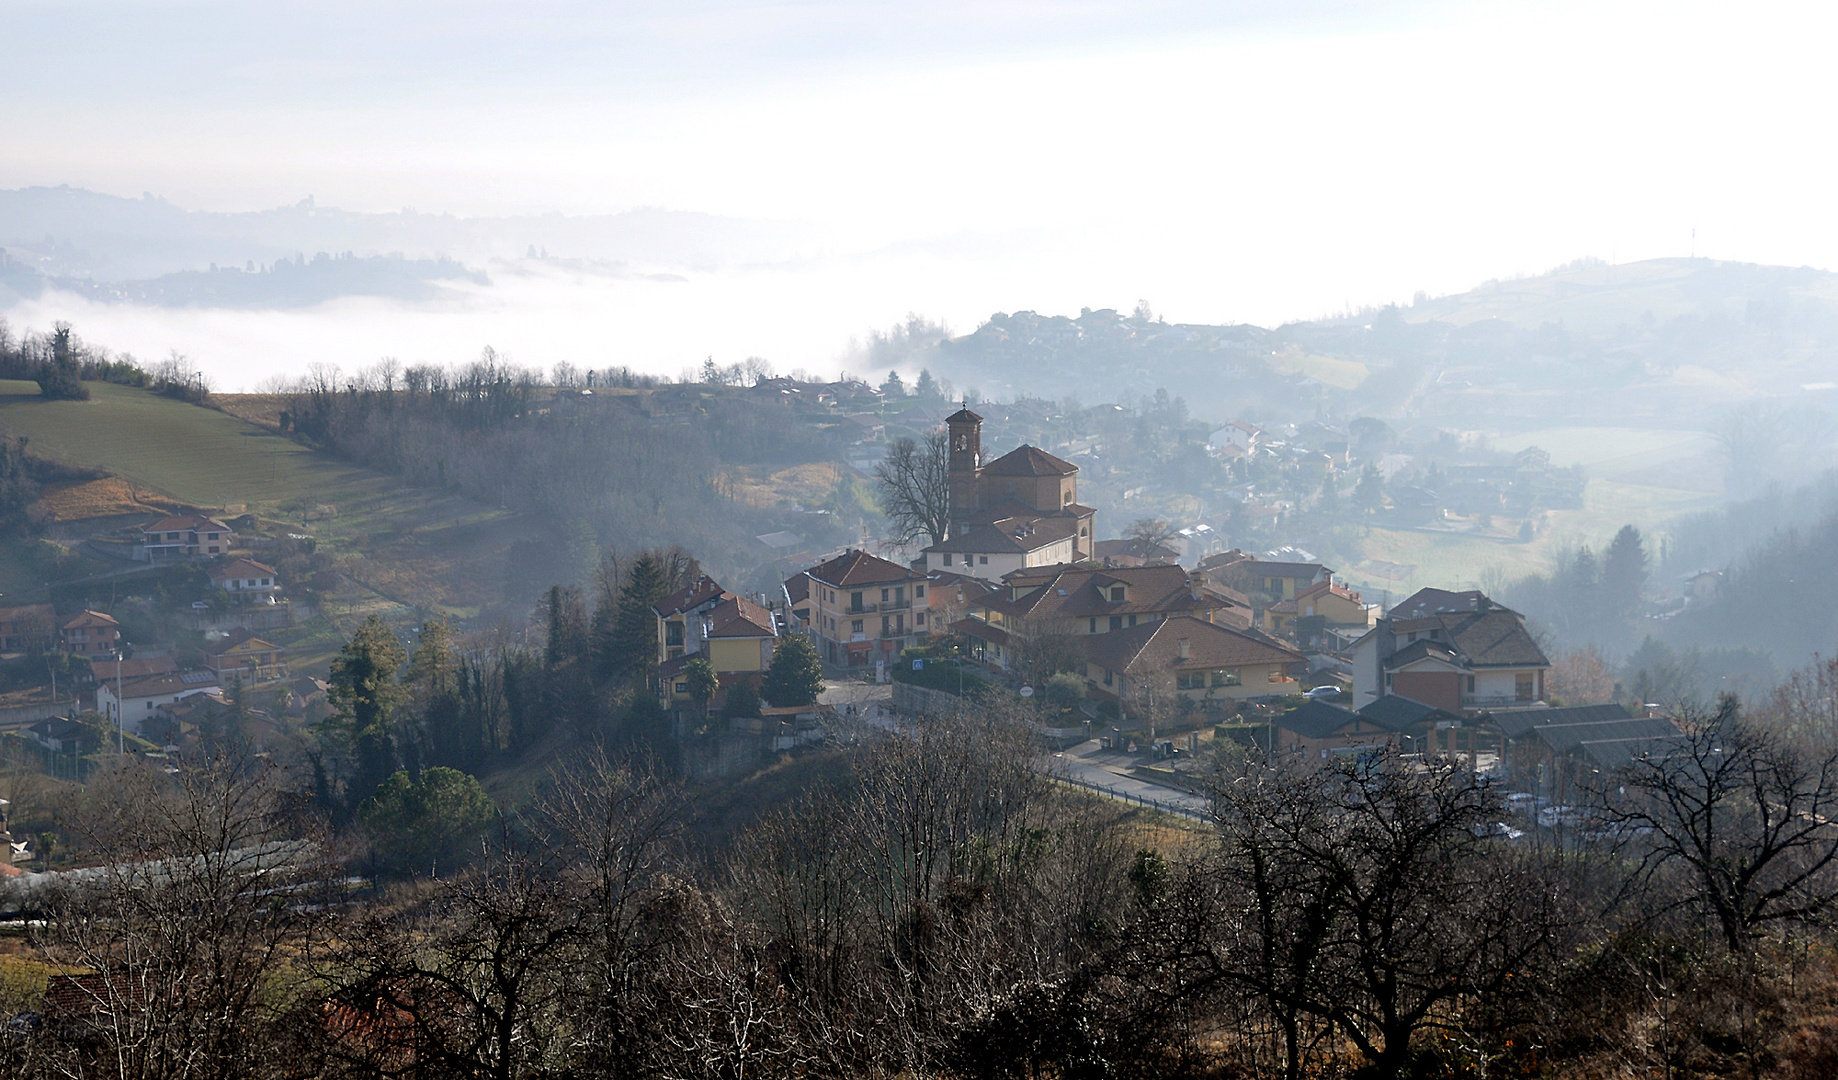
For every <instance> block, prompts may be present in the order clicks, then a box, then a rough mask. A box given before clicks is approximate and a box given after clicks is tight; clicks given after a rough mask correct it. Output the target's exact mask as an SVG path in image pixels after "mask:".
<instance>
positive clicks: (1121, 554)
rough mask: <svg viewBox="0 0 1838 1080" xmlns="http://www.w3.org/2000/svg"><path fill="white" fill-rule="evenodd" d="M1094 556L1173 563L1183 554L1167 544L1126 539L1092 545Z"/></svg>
mask: <svg viewBox="0 0 1838 1080" xmlns="http://www.w3.org/2000/svg"><path fill="white" fill-rule="evenodd" d="M1092 554H1094V555H1096V556H1097V557H1098V558H1100V559H1115V558H1131V559H1163V560H1167V561H1170V562H1172V561H1173V560H1175V559H1177V558H1179V557H1180V554H1181V553H1180V552H1178V551H1176V550H1174V549H1173V548H1171V547H1168V546H1167V545H1166V544H1151V543H1144V542H1143V541H1142V540H1139V539H1134V538H1131V537H1125V538H1123V539H1121V540H1100V541H1098V542H1097V543H1096V544H1093V545H1092Z"/></svg>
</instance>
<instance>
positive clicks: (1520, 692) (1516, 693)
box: [1513, 672, 1532, 701]
mask: <svg viewBox="0 0 1838 1080" xmlns="http://www.w3.org/2000/svg"><path fill="white" fill-rule="evenodd" d="M1513 699H1514V700H1516V701H1531V700H1532V676H1531V673H1530V672H1521V673H1519V674H1517V675H1515V676H1513Z"/></svg>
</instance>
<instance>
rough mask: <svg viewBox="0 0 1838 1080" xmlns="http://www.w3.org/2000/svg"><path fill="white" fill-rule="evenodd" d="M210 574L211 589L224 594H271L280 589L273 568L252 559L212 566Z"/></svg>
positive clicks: (278, 580)
mask: <svg viewBox="0 0 1838 1080" xmlns="http://www.w3.org/2000/svg"><path fill="white" fill-rule="evenodd" d="M210 573H211V587H212V588H215V589H222V590H223V591H225V592H234V593H248V592H254V593H272V592H279V591H280V588H281V579H280V578H279V577H277V576H275V572H274V567H272V566H268V565H265V564H263V563H258V562H256V561H255V560H254V559H236V560H234V561H232V562H228V563H224V564H223V565H222V566H213V567H211V571H210Z"/></svg>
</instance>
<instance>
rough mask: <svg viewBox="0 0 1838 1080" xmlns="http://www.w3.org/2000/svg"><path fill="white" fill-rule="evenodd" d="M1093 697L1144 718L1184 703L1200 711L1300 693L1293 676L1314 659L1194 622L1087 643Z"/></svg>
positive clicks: (1176, 621) (1161, 623) (1159, 624)
mask: <svg viewBox="0 0 1838 1080" xmlns="http://www.w3.org/2000/svg"><path fill="white" fill-rule="evenodd" d="M1083 645H1084V652H1085V679H1086V681H1087V682H1088V683H1089V684H1090V685H1091V689H1092V693H1093V694H1094V695H1095V696H1098V697H1101V698H1114V699H1115V700H1117V701H1118V702H1120V703H1121V704H1122V707H1123V711H1124V712H1125V713H1126V714H1128V715H1132V716H1140V715H1142V714H1144V713H1146V712H1151V711H1153V710H1155V709H1156V708H1157V707H1158V705H1159V706H1161V707H1166V706H1168V705H1176V704H1178V703H1179V702H1180V701H1181V700H1183V699H1185V700H1186V701H1190V702H1192V703H1194V704H1196V705H1204V704H1208V703H1219V704H1224V703H1225V702H1228V701H1238V700H1242V699H1245V698H1255V697H1268V696H1271V695H1273V694H1292V693H1295V692H1297V689H1298V687H1297V684H1296V681H1295V678H1294V677H1293V676H1292V675H1291V669H1292V668H1295V667H1297V666H1298V665H1303V666H1305V665H1306V664H1307V663H1308V658H1307V657H1305V656H1303V655H1302V654H1301V653H1299V652H1297V651H1296V650H1294V649H1292V648H1290V647H1289V646H1287V645H1283V644H1280V643H1278V642H1275V641H1271V640H1269V639H1268V638H1265V637H1262V636H1259V635H1254V634H1251V633H1249V632H1247V631H1243V630H1234V629H1232V628H1230V627H1226V626H1221V625H1220V624H1218V623H1216V622H1207V621H1206V620H1204V619H1199V618H1195V617H1193V616H1191V615H1179V616H1175V617H1173V618H1168V619H1161V620H1158V621H1156V622H1152V623H1145V624H1140V625H1137V626H1135V627H1133V628H1126V629H1123V630H1116V631H1112V632H1110V633H1104V634H1096V635H1093V636H1090V637H1088V638H1086V639H1085V641H1084V643H1083Z"/></svg>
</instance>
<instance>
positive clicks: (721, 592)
mask: <svg viewBox="0 0 1838 1080" xmlns="http://www.w3.org/2000/svg"><path fill="white" fill-rule="evenodd" d="M730 595H731V594H730V593H728V591H727V590H725V589H723V588H722V587H721V585H720V583H719V582H717V581H716V580H715V579H714V578H712V577H709V576H708V575H707V574H702V575H700V576H698V577H697V578H696V579H695V580H694V581H691V582H690V583H689V584H687V585H685V586H683V587H682V588H680V589H678V590H677V591H676V592H673V593H671V594H670V595H669V596H666V597H664V598H663V599H662V600H659V601H658V602H657V603H655V604H653V605H652V606H651V613H652V614H653V615H656V616H657V622H658V627H657V662H658V663H660V664H663V663H668V662H669V661H671V660H677V659H680V658H682V657H685V656H694V655H695V654H697V653H699V652H701V651H702V647H703V642H704V641H705V640H706V638H707V635H708V615H709V613H710V612H712V611H714V610H715V608H717V607H719V606H720V605H721V603H722V601H724V600H726V599H728V597H729V596H730Z"/></svg>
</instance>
